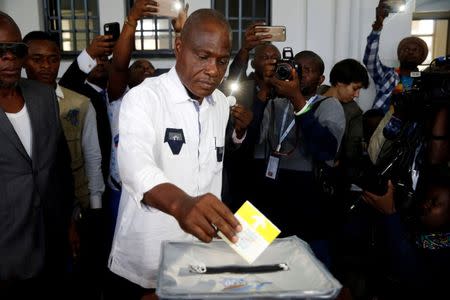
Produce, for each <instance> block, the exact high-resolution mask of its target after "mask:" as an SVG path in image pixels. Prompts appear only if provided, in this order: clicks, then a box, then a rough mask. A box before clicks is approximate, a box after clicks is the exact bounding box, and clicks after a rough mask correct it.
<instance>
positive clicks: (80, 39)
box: [75, 32, 88, 51]
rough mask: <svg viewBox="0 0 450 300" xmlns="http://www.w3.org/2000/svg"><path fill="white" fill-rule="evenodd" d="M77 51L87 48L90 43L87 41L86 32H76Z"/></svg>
mask: <svg viewBox="0 0 450 300" xmlns="http://www.w3.org/2000/svg"><path fill="white" fill-rule="evenodd" d="M76 45H77V46H76V49H75V50H76V51H82V50H83V49H85V48H86V46H87V45H88V43H87V42H86V33H84V32H82V33H76Z"/></svg>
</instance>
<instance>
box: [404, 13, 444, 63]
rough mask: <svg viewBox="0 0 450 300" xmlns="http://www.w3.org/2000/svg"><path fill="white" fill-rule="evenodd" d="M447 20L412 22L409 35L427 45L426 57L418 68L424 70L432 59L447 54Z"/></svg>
mask: <svg viewBox="0 0 450 300" xmlns="http://www.w3.org/2000/svg"><path fill="white" fill-rule="evenodd" d="M447 31H448V20H434V19H423V20H413V21H412V27H411V34H412V35H414V36H417V37H419V38H421V39H423V40H424V41H425V42H426V43H427V45H428V56H427V58H426V59H425V61H424V62H423V64H422V65H420V66H419V69H420V70H423V69H425V68H426V67H427V66H428V65H429V64H430V62H431V61H432V60H433V58H436V57H438V56H443V55H445V54H446V53H447V49H446V48H447V35H448V32H447Z"/></svg>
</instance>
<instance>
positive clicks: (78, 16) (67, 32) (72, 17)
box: [44, 0, 100, 55]
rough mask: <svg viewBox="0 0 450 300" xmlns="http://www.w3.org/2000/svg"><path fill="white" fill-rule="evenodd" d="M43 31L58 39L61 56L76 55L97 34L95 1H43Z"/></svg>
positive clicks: (97, 19) (96, 5)
mask: <svg viewBox="0 0 450 300" xmlns="http://www.w3.org/2000/svg"><path fill="white" fill-rule="evenodd" d="M44 15H45V29H46V31H47V32H49V33H50V34H54V35H57V36H58V37H59V41H60V46H61V50H62V53H63V54H66V55H76V54H78V53H79V52H80V51H82V50H83V49H84V48H86V47H87V46H88V45H89V43H90V41H91V40H92V39H93V38H94V36H96V35H98V34H99V32H100V31H99V18H98V1H97V0H44Z"/></svg>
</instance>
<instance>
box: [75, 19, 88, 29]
mask: <svg viewBox="0 0 450 300" xmlns="http://www.w3.org/2000/svg"><path fill="white" fill-rule="evenodd" d="M86 29H88V28H87V27H86V20H85V19H76V20H75V30H77V31H80V30H86Z"/></svg>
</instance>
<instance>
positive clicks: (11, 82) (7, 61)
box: [0, 20, 25, 88]
mask: <svg viewBox="0 0 450 300" xmlns="http://www.w3.org/2000/svg"><path fill="white" fill-rule="evenodd" d="M21 41H22V38H21V36H20V32H19V31H18V30H17V28H16V27H15V26H13V25H11V24H9V23H8V22H6V21H4V20H0V44H2V43H20V42H21ZM0 46H1V45H0ZM24 59H25V58H24V57H18V56H17V55H14V54H13V53H12V52H11V51H6V52H5V53H4V54H2V55H0V88H11V87H13V86H15V84H16V83H17V82H18V81H19V79H20V72H21V70H22V64H23V61H24Z"/></svg>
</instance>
